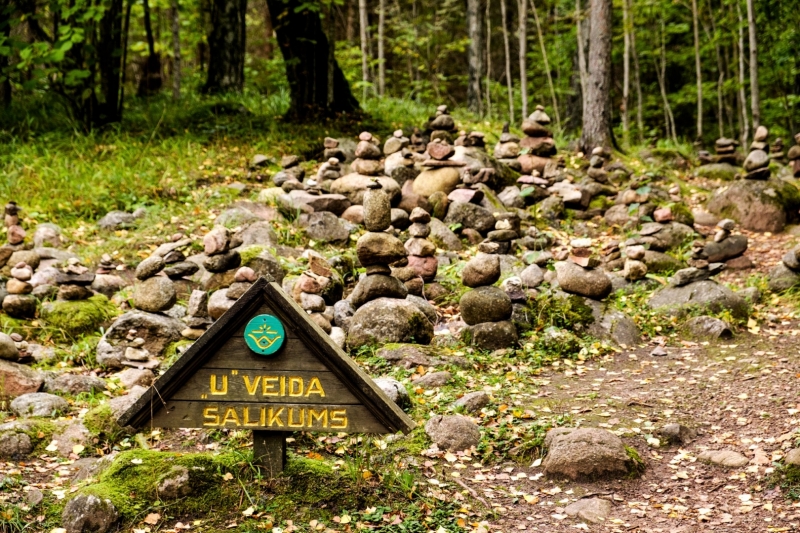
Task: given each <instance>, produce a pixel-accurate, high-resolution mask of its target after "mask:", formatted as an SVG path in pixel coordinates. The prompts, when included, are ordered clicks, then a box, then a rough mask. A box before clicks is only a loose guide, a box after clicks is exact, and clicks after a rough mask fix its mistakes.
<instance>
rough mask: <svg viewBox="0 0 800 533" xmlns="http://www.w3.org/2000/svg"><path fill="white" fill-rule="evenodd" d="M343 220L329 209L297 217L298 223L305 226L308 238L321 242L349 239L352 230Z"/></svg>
mask: <svg viewBox="0 0 800 533" xmlns="http://www.w3.org/2000/svg"><path fill="white" fill-rule="evenodd" d="M342 222H343V221H342V219H340V218H338V217H337V216H336V215H334V214H333V213H329V212H327V211H322V212H319V213H307V214H303V215H300V217H299V218H298V219H297V224H298V225H299V226H300V227H301V228H305V230H306V235H308V238H310V239H313V240H315V241H321V242H345V241H347V239H349V238H350V230H349V229H348V228H347V227H345V226H344V224H343V223H342Z"/></svg>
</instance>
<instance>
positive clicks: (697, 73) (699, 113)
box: [692, 0, 703, 140]
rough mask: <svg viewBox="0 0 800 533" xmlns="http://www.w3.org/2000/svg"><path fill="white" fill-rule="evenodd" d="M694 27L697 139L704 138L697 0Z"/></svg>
mask: <svg viewBox="0 0 800 533" xmlns="http://www.w3.org/2000/svg"><path fill="white" fill-rule="evenodd" d="M692 29H693V30H694V70H695V76H696V78H697V139H698V140H700V139H702V138H703V70H702V68H701V66H700V30H699V23H698V14H697V0H692Z"/></svg>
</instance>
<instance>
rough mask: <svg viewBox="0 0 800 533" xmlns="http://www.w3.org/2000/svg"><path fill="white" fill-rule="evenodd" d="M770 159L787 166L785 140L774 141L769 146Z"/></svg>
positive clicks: (779, 138)
mask: <svg viewBox="0 0 800 533" xmlns="http://www.w3.org/2000/svg"><path fill="white" fill-rule="evenodd" d="M769 158H770V160H772V161H776V162H778V163H781V164H786V152H785V151H784V146H783V139H782V138H781V137H778V138H776V139H775V140H774V141H772V144H771V145H770V146H769Z"/></svg>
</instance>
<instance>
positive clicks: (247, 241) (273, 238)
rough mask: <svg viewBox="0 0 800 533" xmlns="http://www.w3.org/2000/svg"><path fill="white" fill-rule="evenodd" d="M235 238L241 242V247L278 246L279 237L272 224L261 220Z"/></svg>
mask: <svg viewBox="0 0 800 533" xmlns="http://www.w3.org/2000/svg"><path fill="white" fill-rule="evenodd" d="M234 238H236V239H238V240H239V241H241V244H240V245H239V246H253V245H258V246H276V245H277V244H278V235H277V234H276V233H275V230H273V229H272V224H271V223H270V222H268V221H266V220H259V221H258V222H254V223H253V224H250V225H249V226H247V227H246V228H244V229H243V230H242V231H240V232H238V233H237V234H236V235H235V236H234Z"/></svg>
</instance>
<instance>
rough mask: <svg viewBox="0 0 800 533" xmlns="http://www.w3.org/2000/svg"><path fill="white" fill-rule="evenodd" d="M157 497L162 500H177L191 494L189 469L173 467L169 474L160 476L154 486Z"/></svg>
mask: <svg viewBox="0 0 800 533" xmlns="http://www.w3.org/2000/svg"><path fill="white" fill-rule="evenodd" d="M156 490H157V491H158V497H159V498H161V499H162V500H177V499H178V498H183V497H185V496H188V495H190V494H191V493H192V483H191V478H190V476H189V469H188V468H186V467H185V466H179V465H175V466H173V467H172V468H170V470H169V472H167V473H166V474H164V475H163V476H161V478H160V479H159V480H158V485H157V486H156Z"/></svg>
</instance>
